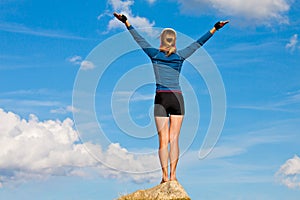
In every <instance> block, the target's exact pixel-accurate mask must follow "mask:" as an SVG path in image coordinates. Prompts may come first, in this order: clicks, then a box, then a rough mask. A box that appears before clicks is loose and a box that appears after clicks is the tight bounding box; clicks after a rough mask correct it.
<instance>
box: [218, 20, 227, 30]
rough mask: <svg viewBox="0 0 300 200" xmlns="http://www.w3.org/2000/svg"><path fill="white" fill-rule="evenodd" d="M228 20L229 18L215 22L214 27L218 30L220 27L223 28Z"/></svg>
mask: <svg viewBox="0 0 300 200" xmlns="http://www.w3.org/2000/svg"><path fill="white" fill-rule="evenodd" d="M228 22H229V21H228V20H227V21H219V22H217V23H215V25H214V27H215V28H216V30H217V31H218V30H219V29H220V28H222V27H223V26H224V25H225V24H227V23H228Z"/></svg>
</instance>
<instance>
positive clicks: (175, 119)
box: [114, 13, 229, 183]
mask: <svg viewBox="0 0 300 200" xmlns="http://www.w3.org/2000/svg"><path fill="white" fill-rule="evenodd" d="M114 16H115V17H116V18H117V19H118V20H120V21H121V22H123V23H124V24H125V25H126V27H127V29H128V30H129V32H130V33H131V35H132V36H133V38H134V39H135V41H136V42H137V43H138V44H139V45H140V47H141V48H142V49H143V51H144V52H145V53H146V54H147V55H148V56H149V57H150V59H151V61H152V64H153V69H154V73H155V79H156V95H155V100H154V103H155V106H154V118H155V123H156V128H157V131H158V136H159V153H158V154H159V159H160V164H161V167H162V181H161V183H164V182H167V181H169V180H171V181H174V180H177V178H176V166H177V163H178V159H179V142H178V139H179V134H180V129H181V125H182V121H183V117H184V112H185V110H184V99H183V96H182V92H181V88H180V85H179V75H180V71H181V67H182V64H183V61H184V60H185V59H186V58H188V57H189V56H190V55H192V54H193V53H194V52H195V51H196V50H197V49H198V48H200V47H201V46H202V45H203V44H204V43H205V42H206V41H207V40H208V39H209V38H210V37H211V36H212V35H213V34H214V33H215V32H216V31H217V30H219V29H220V28H222V27H223V26H224V25H225V24H227V23H228V22H229V21H220V22H217V23H216V24H215V25H214V27H213V28H212V29H211V30H210V31H208V32H207V33H206V34H204V35H203V36H202V37H201V38H200V39H198V40H197V41H195V42H194V43H192V44H191V45H189V46H188V47H186V48H184V49H182V50H178V51H177V49H176V32H175V31H174V30H173V29H171V28H166V29H164V30H163V31H162V33H161V35H160V42H161V44H160V47H159V49H157V48H154V47H152V46H151V45H150V44H149V43H148V42H147V41H146V40H145V39H144V38H143V37H142V36H141V35H140V34H139V33H138V32H137V31H136V30H135V29H134V28H133V26H131V24H130V23H129V21H128V20H127V17H126V16H125V15H122V14H118V13H114ZM169 144H170V149H168V146H169ZM169 159H170V177H169V176H168V160H169Z"/></svg>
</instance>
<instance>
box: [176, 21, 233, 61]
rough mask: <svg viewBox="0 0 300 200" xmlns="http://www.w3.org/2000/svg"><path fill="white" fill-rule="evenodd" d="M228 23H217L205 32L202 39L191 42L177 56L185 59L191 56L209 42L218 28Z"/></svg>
mask: <svg viewBox="0 0 300 200" xmlns="http://www.w3.org/2000/svg"><path fill="white" fill-rule="evenodd" d="M228 22H229V21H228V20H226V21H219V22H217V23H216V24H215V25H214V27H213V28H212V29H210V31H208V32H206V33H205V34H204V35H202V37H200V38H199V39H198V40H197V41H195V42H193V43H192V44H190V45H189V46H187V47H186V48H184V49H182V50H179V51H178V55H180V56H181V57H182V58H184V59H187V58H188V57H189V56H191V55H192V54H193V53H194V52H195V51H196V50H197V49H199V48H200V47H201V46H203V45H204V44H205V42H207V40H209V39H210V38H211V37H212V36H213V34H215V32H216V31H218V30H219V29H220V28H222V27H223V26H224V25H225V24H227V23H228Z"/></svg>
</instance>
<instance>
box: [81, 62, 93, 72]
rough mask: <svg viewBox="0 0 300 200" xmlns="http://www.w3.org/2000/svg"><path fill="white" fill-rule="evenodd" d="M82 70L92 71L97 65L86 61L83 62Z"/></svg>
mask: <svg viewBox="0 0 300 200" xmlns="http://www.w3.org/2000/svg"><path fill="white" fill-rule="evenodd" d="M80 68H81V69H83V70H91V69H94V68H95V65H94V63H93V62H91V61H88V60H84V61H82V62H81V67H80Z"/></svg>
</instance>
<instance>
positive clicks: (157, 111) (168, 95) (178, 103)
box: [154, 91, 185, 117]
mask: <svg viewBox="0 0 300 200" xmlns="http://www.w3.org/2000/svg"><path fill="white" fill-rule="evenodd" d="M154 104H155V105H154V116H157V117H168V116H170V115H184V112H185V110H184V100H183V96H182V94H181V93H180V92H171V91H168V92H157V93H156V95H155V100H154Z"/></svg>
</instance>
